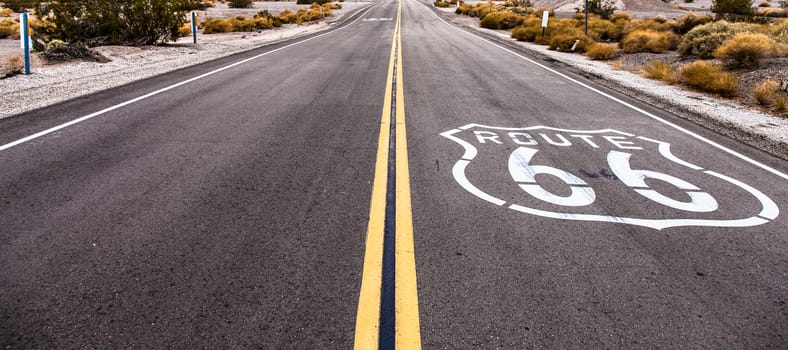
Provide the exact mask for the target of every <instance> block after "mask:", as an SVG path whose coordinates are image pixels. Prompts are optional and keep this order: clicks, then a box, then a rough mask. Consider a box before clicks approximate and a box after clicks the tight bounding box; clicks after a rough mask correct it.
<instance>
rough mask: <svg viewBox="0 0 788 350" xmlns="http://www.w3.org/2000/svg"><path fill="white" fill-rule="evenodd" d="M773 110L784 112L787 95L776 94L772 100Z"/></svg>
mask: <svg viewBox="0 0 788 350" xmlns="http://www.w3.org/2000/svg"><path fill="white" fill-rule="evenodd" d="M774 110H775V111H777V112H785V111H786V110H788V96H786V95H777V98H776V99H775V100H774Z"/></svg>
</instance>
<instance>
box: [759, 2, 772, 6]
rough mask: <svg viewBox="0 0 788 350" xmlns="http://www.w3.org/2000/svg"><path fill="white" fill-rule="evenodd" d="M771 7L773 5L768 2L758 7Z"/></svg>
mask: <svg viewBox="0 0 788 350" xmlns="http://www.w3.org/2000/svg"><path fill="white" fill-rule="evenodd" d="M771 6H772V4H770V3H769V2H768V1H762V2H761V3H760V4H758V7H771Z"/></svg>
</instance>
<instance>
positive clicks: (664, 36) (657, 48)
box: [621, 29, 678, 53]
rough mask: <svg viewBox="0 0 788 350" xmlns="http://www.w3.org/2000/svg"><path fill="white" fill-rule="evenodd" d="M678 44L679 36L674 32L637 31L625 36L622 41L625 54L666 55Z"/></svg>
mask: <svg viewBox="0 0 788 350" xmlns="http://www.w3.org/2000/svg"><path fill="white" fill-rule="evenodd" d="M677 43H678V36H676V34H674V33H672V32H655V31H653V30H648V29H647V30H636V31H634V32H631V33H629V34H627V35H626V36H624V39H622V40H621V49H622V50H623V51H624V52H625V53H636V52H651V53H664V52H666V51H668V50H670V49H671V48H672V47H675V46H676V44H677Z"/></svg>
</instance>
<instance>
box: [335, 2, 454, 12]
mask: <svg viewBox="0 0 788 350" xmlns="http://www.w3.org/2000/svg"><path fill="white" fill-rule="evenodd" d="M456 3H457V2H456V0H452V2H451V4H456ZM329 8H330V9H332V10H341V9H342V4H338V3H335V2H332V3H331V4H330V5H329Z"/></svg>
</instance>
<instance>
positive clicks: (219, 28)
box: [202, 18, 234, 34]
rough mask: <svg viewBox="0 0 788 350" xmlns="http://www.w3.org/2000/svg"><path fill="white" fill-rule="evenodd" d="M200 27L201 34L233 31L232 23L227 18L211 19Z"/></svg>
mask: <svg viewBox="0 0 788 350" xmlns="http://www.w3.org/2000/svg"><path fill="white" fill-rule="evenodd" d="M202 25H203V34H213V33H229V32H232V31H233V29H234V27H233V23H232V22H231V20H230V19H228V18H215V19H214V18H212V19H209V20H207V21H204V22H203V23H202Z"/></svg>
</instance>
